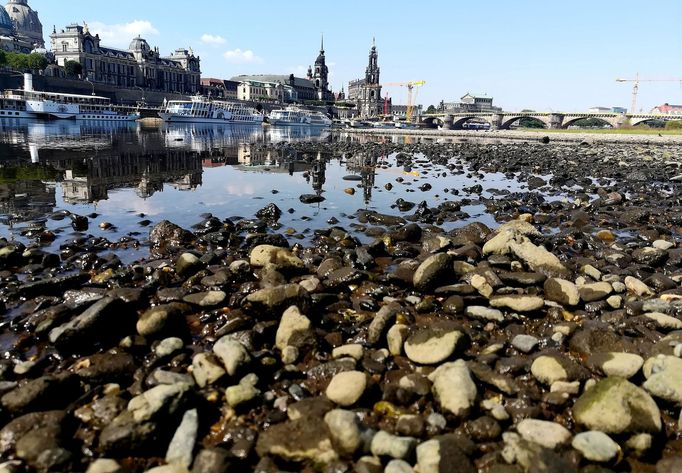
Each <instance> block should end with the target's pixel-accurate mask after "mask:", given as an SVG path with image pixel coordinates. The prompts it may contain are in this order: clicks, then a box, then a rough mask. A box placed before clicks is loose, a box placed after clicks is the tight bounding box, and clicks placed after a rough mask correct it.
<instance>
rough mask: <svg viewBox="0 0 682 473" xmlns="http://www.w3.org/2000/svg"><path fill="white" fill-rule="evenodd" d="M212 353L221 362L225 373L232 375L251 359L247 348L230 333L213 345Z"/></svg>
mask: <svg viewBox="0 0 682 473" xmlns="http://www.w3.org/2000/svg"><path fill="white" fill-rule="evenodd" d="M213 353H215V354H216V356H217V357H218V358H220V360H221V361H222V362H223V365H224V367H225V370H226V371H227V374H229V375H230V376H234V375H235V374H237V371H238V370H239V369H240V368H241V367H242V366H244V365H246V364H247V363H249V362H250V361H251V356H250V355H249V352H248V350H247V349H246V348H245V347H244V345H242V344H241V343H240V342H239V341H237V340H236V339H234V338H233V337H232V336H231V335H226V336H224V337H222V338H221V339H220V340H218V341H217V342H215V345H213Z"/></svg>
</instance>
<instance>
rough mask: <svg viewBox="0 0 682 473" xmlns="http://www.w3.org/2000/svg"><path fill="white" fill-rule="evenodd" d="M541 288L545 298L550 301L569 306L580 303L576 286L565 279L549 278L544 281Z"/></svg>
mask: <svg viewBox="0 0 682 473" xmlns="http://www.w3.org/2000/svg"><path fill="white" fill-rule="evenodd" d="M543 288H544V291H545V298H546V299H548V300H550V301H554V302H558V303H559V304H563V305H570V306H574V305H578V303H579V302H580V294H579V292H578V286H576V285H575V284H574V283H572V282H571V281H568V280H566V279H561V278H549V279H547V280H546V281H545V284H544V286H543Z"/></svg>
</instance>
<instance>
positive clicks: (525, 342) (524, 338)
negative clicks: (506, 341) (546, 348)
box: [511, 334, 540, 353]
mask: <svg viewBox="0 0 682 473" xmlns="http://www.w3.org/2000/svg"><path fill="white" fill-rule="evenodd" d="M538 343H540V340H538V339H537V338H535V337H534V336H532V335H525V334H519V335H516V336H515V337H514V338H513V339H512V341H511V345H512V346H513V347H514V348H516V349H517V350H519V351H520V352H523V353H530V352H531V351H533V349H534V348H535V347H536V346H537V345H538Z"/></svg>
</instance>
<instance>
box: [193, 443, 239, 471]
mask: <svg viewBox="0 0 682 473" xmlns="http://www.w3.org/2000/svg"><path fill="white" fill-rule="evenodd" d="M229 468H230V459H229V452H228V451H227V450H224V449H222V448H205V449H203V450H201V451H200V452H199V453H197V456H196V458H195V459H194V465H192V473H217V472H222V471H229Z"/></svg>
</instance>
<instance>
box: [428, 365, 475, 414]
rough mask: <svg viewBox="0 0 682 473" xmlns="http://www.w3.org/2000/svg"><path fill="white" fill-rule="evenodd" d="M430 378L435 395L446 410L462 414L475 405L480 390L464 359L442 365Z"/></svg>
mask: <svg viewBox="0 0 682 473" xmlns="http://www.w3.org/2000/svg"><path fill="white" fill-rule="evenodd" d="M429 379H430V380H431V381H432V382H433V388H432V389H433V395H434V397H435V398H436V399H437V400H438V404H439V405H440V407H441V409H443V410H444V411H447V412H450V413H452V414H454V415H456V416H462V415H465V414H466V413H467V412H468V411H469V410H470V409H471V407H472V406H473V404H474V400H475V399H476V395H477V392H478V391H477V389H476V384H475V383H474V382H473V380H472V379H471V374H470V372H469V368H468V367H467V365H466V362H464V361H463V360H458V361H455V362H454V363H453V362H451V363H444V364H442V365H440V366H439V367H438V368H437V369H436V371H434V372H433V373H431V374H430V375H429Z"/></svg>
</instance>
